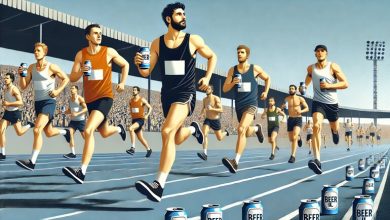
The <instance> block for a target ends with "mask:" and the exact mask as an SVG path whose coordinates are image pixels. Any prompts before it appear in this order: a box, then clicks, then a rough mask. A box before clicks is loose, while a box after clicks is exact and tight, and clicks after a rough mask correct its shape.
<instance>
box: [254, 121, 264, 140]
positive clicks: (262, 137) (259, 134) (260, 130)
mask: <svg viewBox="0 0 390 220" xmlns="http://www.w3.org/2000/svg"><path fill="white" fill-rule="evenodd" d="M256 126H257V127H258V129H257V131H256V136H257V139H258V140H259V142H260V143H263V141H264V135H263V131H262V127H261V124H256Z"/></svg>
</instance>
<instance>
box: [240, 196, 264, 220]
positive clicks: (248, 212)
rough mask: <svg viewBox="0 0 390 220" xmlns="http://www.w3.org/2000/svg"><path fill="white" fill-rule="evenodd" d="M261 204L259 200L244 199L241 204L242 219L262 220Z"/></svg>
mask: <svg viewBox="0 0 390 220" xmlns="http://www.w3.org/2000/svg"><path fill="white" fill-rule="evenodd" d="M263 219H264V214H263V206H262V205H261V202H260V201H257V200H250V201H244V205H243V206H242V220H263Z"/></svg>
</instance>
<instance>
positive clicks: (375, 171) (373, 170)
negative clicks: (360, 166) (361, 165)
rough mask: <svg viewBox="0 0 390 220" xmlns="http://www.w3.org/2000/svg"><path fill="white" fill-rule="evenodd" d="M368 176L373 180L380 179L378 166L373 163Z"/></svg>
mask: <svg viewBox="0 0 390 220" xmlns="http://www.w3.org/2000/svg"><path fill="white" fill-rule="evenodd" d="M370 177H371V178H373V179H374V180H375V182H379V181H381V175H380V173H379V166H377V165H375V166H372V167H371V168H370Z"/></svg>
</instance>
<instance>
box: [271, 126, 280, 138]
mask: <svg viewBox="0 0 390 220" xmlns="http://www.w3.org/2000/svg"><path fill="white" fill-rule="evenodd" d="M274 131H275V132H276V133H278V132H279V126H271V127H268V137H271V135H272V132H274Z"/></svg>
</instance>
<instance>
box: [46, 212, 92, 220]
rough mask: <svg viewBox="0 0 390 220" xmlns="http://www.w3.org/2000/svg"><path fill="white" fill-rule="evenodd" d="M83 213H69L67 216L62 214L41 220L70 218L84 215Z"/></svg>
mask: <svg viewBox="0 0 390 220" xmlns="http://www.w3.org/2000/svg"><path fill="white" fill-rule="evenodd" d="M84 212H85V211H77V212H71V213H68V214H63V215H57V216H53V217H49V218H44V219H42V220H53V219H59V218H66V217H70V216H73V215H78V214H81V213H84Z"/></svg>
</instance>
